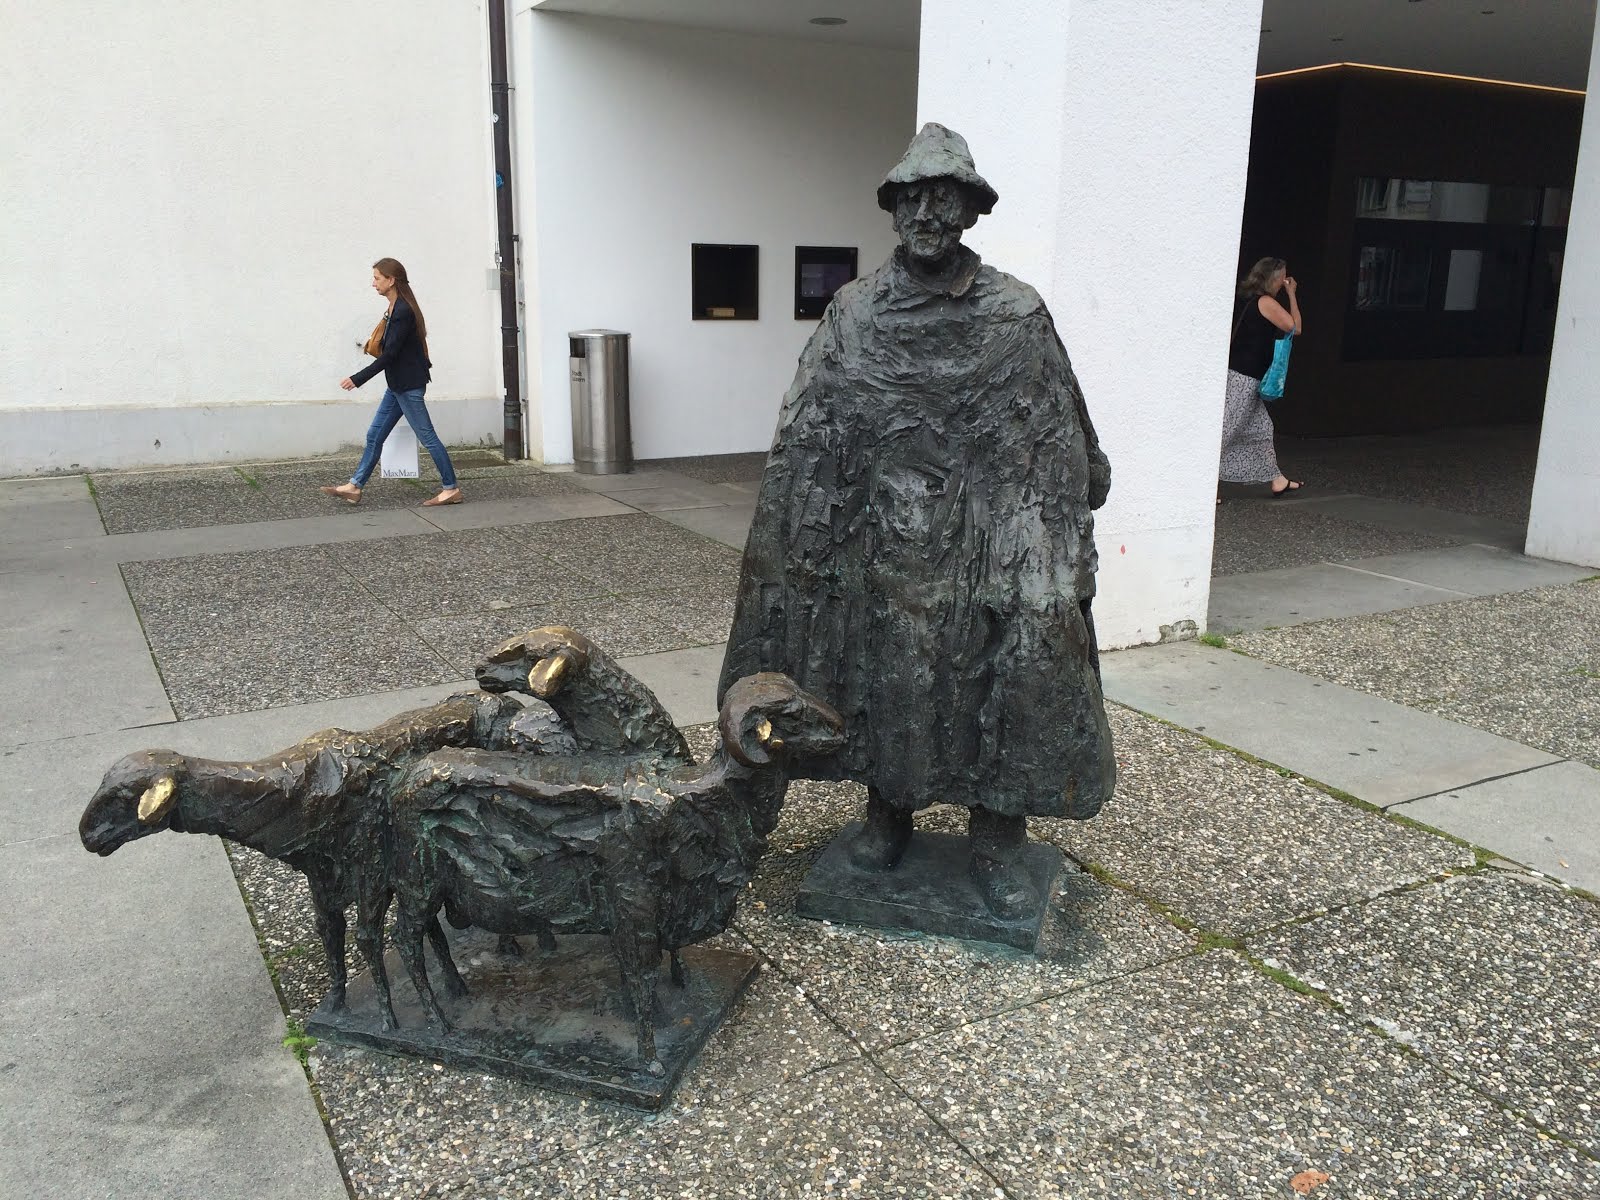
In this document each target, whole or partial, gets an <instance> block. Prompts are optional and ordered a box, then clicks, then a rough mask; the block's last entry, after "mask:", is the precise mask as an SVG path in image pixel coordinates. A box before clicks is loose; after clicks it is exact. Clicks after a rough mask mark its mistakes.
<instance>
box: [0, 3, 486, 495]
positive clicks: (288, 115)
mask: <svg viewBox="0 0 1600 1200" xmlns="http://www.w3.org/2000/svg"><path fill="white" fill-rule="evenodd" d="M486 25H487V19H486V15H485V9H484V8H483V5H482V0H476V2H475V0H459V2H457V3H452V4H439V3H437V2H436V0H381V2H380V0H362V2H360V3H341V4H329V3H326V2H325V0H275V2H274V3H271V4H258V5H244V4H217V3H215V2H214V0H164V2H163V3H161V4H153V3H128V2H127V0H117V2H115V3H112V2H109V0H79V2H77V3H72V4H8V5H6V14H5V21H4V26H5V32H4V35H3V36H0V78H3V79H4V80H5V91H6V102H5V105H4V106H3V108H0V160H3V161H4V162H5V164H6V166H5V168H4V170H3V171H0V211H3V213H4V223H5V234H4V239H5V252H4V253H3V254H0V328H3V329H4V330H5V334H4V337H3V339H0V342H3V344H0V447H3V449H0V473H15V472H19V471H33V470H41V469H51V468H55V467H67V466H70V465H73V464H79V465H82V466H104V465H133V464H141V463H163V462H183V461H201V460H215V459H223V458H229V457H253V456H256V455H255V454H254V453H253V452H254V451H257V450H258V449H260V448H261V444H260V443H259V442H258V441H257V439H256V431H260V430H267V431H269V432H270V434H271V435H272V436H271V449H270V451H269V452H273V453H282V452H289V453H294V452H310V451H316V450H325V449H331V448H332V447H333V446H335V445H338V444H339V443H340V442H357V441H359V440H360V438H361V435H362V432H363V429H364V426H365V422H366V418H367V415H368V413H369V411H370V409H371V407H372V406H373V404H375V403H376V401H377V399H378V394H379V389H381V381H377V382H374V383H370V384H368V385H367V386H366V387H365V388H364V389H362V390H361V391H359V392H357V393H356V394H355V398H354V399H346V398H345V397H344V394H343V393H342V392H340V391H339V388H338V381H339V380H340V379H341V378H343V377H344V376H345V375H348V374H349V373H350V372H351V371H352V370H353V369H354V368H356V367H357V366H359V365H360V364H361V363H362V362H364V361H366V360H365V359H364V358H363V357H362V356H361V355H360V353H359V352H358V350H357V349H356V346H355V343H356V342H357V341H358V340H359V339H361V338H363V337H364V336H365V335H366V333H367V332H369V331H370V330H371V328H372V325H373V323H374V321H375V320H376V319H377V316H378V315H379V313H380V311H381V307H380V305H381V302H380V301H379V300H378V299H377V298H376V297H375V296H374V295H373V293H372V292H371V291H370V290H369V288H368V281H369V277H370V270H369V268H370V264H371V263H372V261H373V260H374V259H376V258H378V257H380V256H382V255H393V256H395V257H397V258H399V259H400V260H401V261H402V262H404V263H405V264H406V266H407V268H408V270H409V271H410V273H411V275H412V278H413V282H414V284H415V287H416V291H417V296H418V299H419V301H420V303H421V304H422V306H423V310H424V312H425V313H426V315H427V318H428V328H429V342H430V345H431V348H432V351H433V357H434V360H435V362H436V363H437V367H436V369H435V372H434V383H433V386H432V387H431V388H430V392H429V403H430V407H434V408H436V409H439V410H442V411H441V412H440V413H439V415H440V417H441V421H440V424H441V426H442V427H443V428H444V430H445V431H446V433H447V435H448V436H455V437H464V436H469V435H470V436H473V437H475V436H477V430H478V428H479V426H481V432H482V433H483V434H486V435H489V436H491V437H493V438H495V439H496V440H498V430H499V414H498V405H497V403H496V401H495V395H496V393H497V391H498V389H499V360H498V354H497V344H498V325H499V319H498V315H497V311H496V307H495V294H494V293H493V292H492V291H490V290H489V287H488V283H487V271H488V269H489V268H490V267H491V266H492V264H493V249H494V219H493V208H492V203H493V200H492V197H493V179H492V155H491V150H490V144H489V135H488V114H489V85H488V68H487V53H486V41H487V35H486V33H485V30H486ZM247 410H248V411H247ZM480 411H481V413H482V414H483V417H482V419H480V418H479V416H478V415H477V413H479V412H480ZM108 431H109V432H108ZM157 442H160V445H159V446H158V445H156V444H155V443H157ZM330 442H331V444H330Z"/></svg>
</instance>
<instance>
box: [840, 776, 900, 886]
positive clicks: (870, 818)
mask: <svg viewBox="0 0 1600 1200" xmlns="http://www.w3.org/2000/svg"><path fill="white" fill-rule="evenodd" d="M909 841H911V814H910V813H909V812H907V811H905V810H904V809H899V808H895V807H894V806H893V805H892V804H889V803H888V802H887V801H885V800H884V799H883V797H882V796H880V795H878V792H877V789H876V788H868V789H867V819H866V821H865V822H864V823H863V824H862V826H861V832H860V833H858V834H856V836H855V837H853V838H851V839H850V849H849V857H850V865H851V866H853V867H855V868H856V869H857V870H860V871H888V870H891V869H893V867H894V866H895V864H897V863H898V862H899V861H900V856H901V855H902V854H904V853H905V852H906V843H908V842H909Z"/></svg>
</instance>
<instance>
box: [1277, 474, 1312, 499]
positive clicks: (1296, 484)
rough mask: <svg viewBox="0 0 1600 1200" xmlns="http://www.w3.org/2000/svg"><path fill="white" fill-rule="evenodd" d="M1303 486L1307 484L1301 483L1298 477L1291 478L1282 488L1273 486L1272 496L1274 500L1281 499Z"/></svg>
mask: <svg viewBox="0 0 1600 1200" xmlns="http://www.w3.org/2000/svg"><path fill="white" fill-rule="evenodd" d="M1303 487H1305V484H1303V483H1301V482H1300V481H1299V480H1298V479H1291V480H1289V481H1288V482H1287V483H1285V484H1284V485H1283V486H1282V487H1281V488H1273V489H1272V498H1273V499H1274V500H1280V499H1282V498H1283V497H1284V496H1287V495H1288V494H1289V493H1290V492H1298V491H1299V490H1300V489H1301V488H1303Z"/></svg>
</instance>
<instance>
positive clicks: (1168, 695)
mask: <svg viewBox="0 0 1600 1200" xmlns="http://www.w3.org/2000/svg"><path fill="white" fill-rule="evenodd" d="M1101 667H1102V670H1103V672H1104V675H1105V691H1106V695H1107V696H1108V697H1109V698H1111V699H1113V700H1115V701H1117V702H1118V703H1119V704H1125V705H1127V706H1128V707H1130V708H1134V709H1137V710H1139V711H1140V712H1145V713H1149V714H1151V715H1152V716H1156V717H1161V718H1162V719H1164V720H1168V721H1171V722H1173V723H1174V724H1176V725H1181V726H1182V727H1184V728H1185V729H1191V730H1194V731H1195V732H1197V733H1204V734H1205V735H1206V736H1207V737H1210V738H1214V739H1216V740H1218V741H1220V742H1223V743H1225V744H1226V745H1229V746H1233V747H1235V748H1236V749H1239V750H1244V751H1246V752H1248V753H1250V754H1254V755H1256V756H1258V757H1260V758H1263V759H1265V760H1266V761H1268V762H1271V763H1276V764H1278V765H1279V766H1283V767H1287V768H1289V769H1290V770H1293V771H1298V772H1299V773H1301V774H1302V775H1305V776H1307V777H1308V778H1311V779H1315V780H1318V781H1320V782H1322V783H1325V784H1329V785H1331V786H1333V787H1336V788H1339V789H1341V790H1343V791H1347V792H1350V793H1351V794H1353V795H1355V796H1359V797H1360V798H1361V799H1363V800H1366V801H1368V802H1369V803H1372V804H1380V805H1389V804H1399V803H1401V802H1403V801H1406V800H1414V799H1416V798H1418V797H1419V796H1431V795H1435V794H1436V793H1439V792H1443V791H1448V790H1450V789H1452V788H1458V787H1467V786H1469V785H1471V784H1474V783H1478V782H1481V781H1482V780H1485V779H1490V778H1494V777H1496V776H1500V775H1505V774H1508V773H1510V772H1513V771H1521V770H1526V769H1528V768H1530V767H1537V766H1544V765H1546V764H1548V763H1552V762H1556V761H1558V760H1557V758H1556V756H1554V755H1551V754H1546V753H1544V752H1543V751H1540V750H1533V749H1530V748H1529V747H1527V746H1523V745H1520V744H1518V743H1516V742H1512V741H1508V740H1507V739H1505V738H1500V737H1496V736H1494V735H1493V734H1489V733H1484V732H1482V731H1481V730H1477V729H1471V728H1468V727H1467V726H1465V725H1458V724H1456V723H1455V722H1453V721H1446V720H1444V719H1443V718H1441V717H1435V716H1430V715H1428V714H1426V713H1419V712H1416V711H1415V710H1412V709H1408V708H1403V707H1401V706H1400V705H1398V704H1393V703H1390V702H1389V701H1387V700H1380V699H1378V698H1377V697H1376V696H1369V695H1367V694H1365V693H1363V692H1357V691H1354V690H1353V689H1350V688H1344V687H1340V686H1338V685H1337V684H1333V683H1328V682H1327V681H1325V680H1321V679H1316V678H1314V677H1312V676H1309V675H1301V674H1299V673H1297V672H1294V671H1288V670H1284V669H1283V668H1281V667H1273V666H1269V665H1268V664H1266V663H1262V662H1258V661H1256V660H1254V659H1250V658H1246V657H1245V656H1244V655H1241V654H1234V653H1232V652H1230V651H1227V650H1218V649H1215V648H1213V647H1210V646H1204V645H1200V644H1197V643H1180V644H1177V645H1168V646H1147V647H1141V648H1139V649H1137V650H1123V651H1119V652H1117V653H1114V654H1107V655H1105V656H1104V657H1103V658H1102V659H1101Z"/></svg>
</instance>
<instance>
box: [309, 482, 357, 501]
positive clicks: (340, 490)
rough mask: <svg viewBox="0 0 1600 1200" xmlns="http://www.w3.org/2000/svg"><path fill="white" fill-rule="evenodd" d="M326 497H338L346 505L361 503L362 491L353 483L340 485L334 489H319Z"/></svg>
mask: <svg viewBox="0 0 1600 1200" xmlns="http://www.w3.org/2000/svg"><path fill="white" fill-rule="evenodd" d="M318 490H319V491H321V492H322V494H323V495H324V496H336V497H337V498H339V499H340V500H343V501H344V502H345V503H346V504H360V503H361V489H360V488H358V487H357V486H356V485H355V484H353V483H340V484H335V485H334V486H332V487H325V488H320V489H318Z"/></svg>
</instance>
